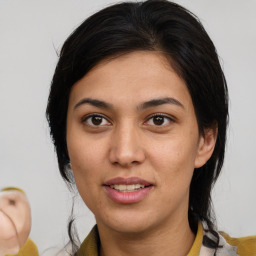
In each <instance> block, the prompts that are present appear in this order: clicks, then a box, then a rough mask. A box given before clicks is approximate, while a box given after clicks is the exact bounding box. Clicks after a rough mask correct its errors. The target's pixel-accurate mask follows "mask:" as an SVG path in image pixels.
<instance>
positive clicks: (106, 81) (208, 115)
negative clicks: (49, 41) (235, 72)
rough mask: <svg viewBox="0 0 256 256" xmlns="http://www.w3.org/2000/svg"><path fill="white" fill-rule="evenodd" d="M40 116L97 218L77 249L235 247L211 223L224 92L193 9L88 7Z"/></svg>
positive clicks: (165, 251)
mask: <svg viewBox="0 0 256 256" xmlns="http://www.w3.org/2000/svg"><path fill="white" fill-rule="evenodd" d="M47 118H48V121H49V125H50V129H51V135H52V138H53V142H54V145H55V147H56V152H57V156H58V163H59V169H60V172H61V174H62V176H63V178H64V179H65V180H66V181H67V182H69V183H72V182H73V178H74V181H75V184H76V186H77V188H78V191H79V193H80V195H81V197H82V199H83V200H84V202H85V204H86V205H87V206H88V207H89V209H90V210H91V211H92V212H93V214H94V216H95V219H96V223H97V226H95V227H94V229H93V230H92V232H91V233H90V234H89V236H88V237H87V238H86V239H85V241H84V242H83V244H82V245H81V247H80V248H79V249H78V250H75V251H77V252H76V255H78V256H80V255H101V256H103V255H104V256H108V255H141V254H144V255H199V254H200V255H237V253H240V252H239V251H237V248H236V247H234V246H232V245H229V244H228V242H227V241H226V240H225V239H224V238H223V236H221V235H220V234H219V233H218V232H216V231H215V227H214V224H213V219H214V218H213V213H212V209H211V189H212V186H213V184H214V183H215V181H216V180H217V178H218V176H219V173H220V171H221V167H222V164H223V160H224V152H225V140H226V127H227V120H228V92H227V86H226V82H225V77H224V75H223V72H222V69H221V66H220V64H219V60H218V56H217V54H216V50H215V47H214V45H213V43H212V41H211V39H210V38H209V36H208V35H207V33H206V32H205V30H204V28H203V27H202V25H201V24H200V22H199V20H198V19H197V18H196V17H195V16H194V15H193V14H192V13H190V12H189V11H187V10H186V9H184V8H182V7H181V6H179V5H177V4H174V3H171V2H168V1H164V0H160V1H157V0H153V1H146V2H141V3H121V4H117V5H113V6H110V7H108V8H106V9H103V10H101V11H100V12H98V13H96V14H94V15H93V16H91V17H90V18H88V19H87V20H86V21H84V22H83V23H82V24H81V25H80V26H79V27H78V28H77V29H76V30H75V31H74V32H73V33H72V34H71V35H70V37H69V38H68V39H67V40H66V42H65V43H64V45H63V48H62V50H61V53H60V59H59V62H58V64H57V67H56V70H55V74H54V77H53V80H52V85H51V91H50V95H49V101H48V107H47ZM71 224H72V223H71ZM70 237H71V241H73V243H74V240H73V238H72V234H70ZM74 248H75V246H74ZM238 249H239V250H240V248H238ZM75 251H74V252H75ZM221 253H222V254H221ZM225 253H226V254H225Z"/></svg>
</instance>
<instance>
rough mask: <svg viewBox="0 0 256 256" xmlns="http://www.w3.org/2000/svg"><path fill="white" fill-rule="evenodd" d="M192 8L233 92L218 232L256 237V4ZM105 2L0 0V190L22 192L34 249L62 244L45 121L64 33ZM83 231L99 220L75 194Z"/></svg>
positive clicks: (66, 202) (60, 206)
mask: <svg viewBox="0 0 256 256" xmlns="http://www.w3.org/2000/svg"><path fill="white" fill-rule="evenodd" d="M176 2H178V3H180V4H182V5H184V6H185V7H187V8H188V9H189V10H191V11H192V12H194V13H195V14H196V15H198V17H199V18H200V19H201V21H202V23H203V25H204V26H205V28H206V30H207V31H208V33H209V35H210V37H211V38H212V40H213V42H214V43H215V46H216V47H217V50H218V53H219V55H220V60H221V64H222V66H223V69H224V72H225V75H226V78H227V82H228V86H229V92H230V126H229V131H228V144H227V154H226V160H225V165H224V168H223V173H222V174H221V177H220V179H219V181H218V183H217V184H216V187H215V189H214V191H213V202H214V205H215V211H216V216H217V223H218V226H219V229H221V230H225V231H226V232H228V233H229V234H230V235H232V236H245V235H252V234H256V220H255V218H256V163H255V159H256V154H255V153H256V150H255V145H256V134H255V131H256V115H255V112H256V101H255V96H256V85H255V80H256V79H255V75H256V15H255V10H256V1H255V0H246V1H240V0H215V1H212V0H183V1H176ZM111 3H114V2H113V1H108V0H94V1H89V0H57V1H54V0H37V1H35V0H31V1H29V0H0V120H1V121H0V122H1V125H0V188H3V187H6V186H18V187H20V188H22V189H24V190H25V192H26V193H27V195H28V198H29V200H30V203H31V208H32V217H33V219H32V222H33V224H32V230H31V234H30V237H31V238H32V239H33V240H34V241H35V242H36V244H37V245H38V248H39V250H40V252H43V251H44V250H45V249H47V248H49V247H51V246H62V245H63V244H64V243H65V242H66V241H67V220H68V217H69V214H70V210H71V204H72V198H73V197H74V196H75V194H76V193H70V192H69V191H68V189H67V188H66V185H65V183H64V182H63V181H62V179H61V177H60V175H59V172H58V168H57V161H56V156H55V153H54V149H53V145H52V143H51V140H50V136H49V130H48V127H47V123H46V119H45V108H46V103H47V96H48V92H49V86H50V82H51V78H52V75H53V72H54V68H55V65H56V63H57V59H58V58H57V55H56V50H57V51H58V50H60V48H61V46H62V44H63V42H64V40H65V39H66V37H67V36H68V35H69V34H70V33H71V32H72V31H73V29H74V28H76V27H77V26H78V25H79V24H80V23H81V22H82V21H83V20H84V19H85V18H86V17H88V16H89V15H91V14H93V13H94V12H95V11H97V10H99V9H101V8H103V7H105V6H108V5H110V4H111ZM75 201H76V203H75V208H76V218H77V224H78V230H79V234H80V236H81V239H83V238H84V237H85V236H86V234H87V233H88V232H89V230H90V229H91V227H92V226H93V225H94V224H95V221H94V218H93V216H92V214H91V213H90V212H89V210H88V209H87V208H86V207H85V206H84V204H83V202H81V200H80V199H79V197H78V196H77V197H76V199H75Z"/></svg>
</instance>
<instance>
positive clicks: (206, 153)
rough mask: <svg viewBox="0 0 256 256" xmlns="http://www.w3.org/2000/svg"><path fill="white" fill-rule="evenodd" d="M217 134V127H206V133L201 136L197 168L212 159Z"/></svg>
mask: <svg viewBox="0 0 256 256" xmlns="http://www.w3.org/2000/svg"><path fill="white" fill-rule="evenodd" d="M217 135H218V128H217V127H214V128H207V129H204V133H203V134H201V135H200V138H199V143H198V149H197V155H196V158H195V168H200V167H202V166H203V165H204V164H205V163H206V162H207V161H208V160H209V159H210V157H211V155H212V153H213V151H214V148H215V144H216V140H217Z"/></svg>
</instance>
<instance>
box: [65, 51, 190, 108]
mask: <svg viewBox="0 0 256 256" xmlns="http://www.w3.org/2000/svg"><path fill="white" fill-rule="evenodd" d="M85 96H86V97H93V98H95V97H96V98H99V99H103V100H107V101H110V102H113V103H122V102H124V101H125V102H127V100H128V101H129V102H130V101H132V102H133V103H136V101H144V100H145V101H146V100H149V99H151V98H160V97H167V96H170V97H176V98H177V100H182V101H183V103H184V105H186V104H191V98H190V94H189V92H188V89H187V86H186V84H185V82H184V81H183V79H182V78H181V77H180V76H179V75H178V74H177V73H176V72H175V71H174V69H173V68H172V67H171V65H170V62H169V61H168V60H167V58H166V57H165V56H164V55H163V54H161V53H160V52H156V51H136V52H132V53H128V54H125V55H122V56H119V57H115V58H113V59H108V60H103V61H101V62H100V63H99V64H98V65H96V66H95V67H94V68H93V69H92V70H91V71H90V72H89V73H87V74H86V75H85V76H84V77H83V78H82V79H81V80H79V81H78V82H77V83H76V84H75V85H74V86H73V87H72V90H71V94H70V103H71V104H75V102H77V101H79V100H80V99H81V98H83V97H85Z"/></svg>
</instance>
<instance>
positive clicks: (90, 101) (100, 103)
mask: <svg viewBox="0 0 256 256" xmlns="http://www.w3.org/2000/svg"><path fill="white" fill-rule="evenodd" d="M83 104H89V105H92V106H95V107H97V108H102V109H113V105H112V104H109V103H107V102H105V101H102V100H96V99H91V98H84V99H82V100H80V101H79V102H78V103H77V104H76V105H75V107H74V109H76V108H78V107H80V106H81V105H83Z"/></svg>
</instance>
